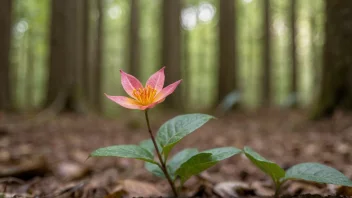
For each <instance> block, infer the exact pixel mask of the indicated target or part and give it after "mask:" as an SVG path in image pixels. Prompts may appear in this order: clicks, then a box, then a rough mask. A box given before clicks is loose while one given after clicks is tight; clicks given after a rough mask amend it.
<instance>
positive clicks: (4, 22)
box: [0, 0, 12, 110]
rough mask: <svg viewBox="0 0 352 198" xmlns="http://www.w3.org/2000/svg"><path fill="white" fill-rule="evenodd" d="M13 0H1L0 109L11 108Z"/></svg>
mask: <svg viewBox="0 0 352 198" xmlns="http://www.w3.org/2000/svg"><path fill="white" fill-rule="evenodd" d="M11 14H12V0H2V1H0V27H1V28H0V110H5V109H10V108H11V101H12V100H11V92H10V40H11V21H12V20H11V19H12V17H11Z"/></svg>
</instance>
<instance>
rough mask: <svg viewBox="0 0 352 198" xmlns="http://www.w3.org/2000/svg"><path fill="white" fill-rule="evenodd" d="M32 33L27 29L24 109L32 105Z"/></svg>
mask: <svg viewBox="0 0 352 198" xmlns="http://www.w3.org/2000/svg"><path fill="white" fill-rule="evenodd" d="M32 36H33V33H32V29H31V28H29V29H28V33H27V39H26V40H27V52H26V53H27V55H26V56H27V67H26V76H25V78H26V80H25V82H26V85H25V94H24V96H25V98H26V100H25V101H26V103H27V104H25V105H26V107H27V108H29V109H31V108H32V105H33V104H34V94H33V93H34V90H33V86H34V79H35V76H34V61H35V60H34V58H35V55H34V53H33V52H34V50H33V48H34V43H33V40H34V39H33V37H32Z"/></svg>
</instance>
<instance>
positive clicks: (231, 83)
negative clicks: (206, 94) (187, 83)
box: [218, 0, 237, 102]
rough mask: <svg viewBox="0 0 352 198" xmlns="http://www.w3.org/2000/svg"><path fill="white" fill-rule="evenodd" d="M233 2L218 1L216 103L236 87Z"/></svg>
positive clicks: (234, 3) (227, 0)
mask: <svg viewBox="0 0 352 198" xmlns="http://www.w3.org/2000/svg"><path fill="white" fill-rule="evenodd" d="M235 5H236V2H235V0H225V1H224V0H222V1H220V27H219V28H220V29H219V41H220V42H219V44H220V46H219V47H220V52H219V72H218V102H221V101H222V100H223V99H224V98H225V96H226V95H227V94H229V93H230V92H232V91H234V90H235V89H236V88H237V87H236V80H237V78H236V61H237V57H236V54H237V53H236V39H235V38H236V31H235V28H236V27H235V26H236V24H235V22H236V20H235Z"/></svg>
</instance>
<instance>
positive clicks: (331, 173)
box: [244, 147, 352, 195]
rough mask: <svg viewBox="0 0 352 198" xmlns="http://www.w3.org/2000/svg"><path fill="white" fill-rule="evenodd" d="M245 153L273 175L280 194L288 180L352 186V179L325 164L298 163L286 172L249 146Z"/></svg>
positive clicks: (277, 191) (253, 161) (263, 169)
mask: <svg viewBox="0 0 352 198" xmlns="http://www.w3.org/2000/svg"><path fill="white" fill-rule="evenodd" d="M244 153H245V155H246V156H247V157H248V158H249V159H250V160H251V162H252V163H253V164H254V165H256V166H257V167H258V168H259V169H261V170H262V171H263V172H265V173H266V174H268V175H270V176H271V178H272V179H273V181H274V183H275V185H276V195H278V193H279V191H280V187H281V185H282V184H283V183H284V182H285V181H287V180H306V181H311V182H317V183H326V184H336V185H341V186H352V181H351V180H349V179H348V178H347V177H346V176H345V175H343V174H342V173H341V172H340V171H338V170H336V169H334V168H331V167H328V166H325V165H323V164H319V163H302V164H297V165H295V166H292V167H291V168H290V169H288V170H287V172H285V171H284V170H283V169H282V168H281V167H280V166H279V165H277V164H276V163H274V162H271V161H269V160H267V159H265V158H263V157H262V156H260V155H259V154H258V153H256V152H255V151H253V150H252V149H251V148H249V147H245V148H244Z"/></svg>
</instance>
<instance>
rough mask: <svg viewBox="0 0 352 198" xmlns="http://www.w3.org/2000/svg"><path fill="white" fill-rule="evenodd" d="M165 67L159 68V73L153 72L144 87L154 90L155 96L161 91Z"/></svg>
mask: <svg viewBox="0 0 352 198" xmlns="http://www.w3.org/2000/svg"><path fill="white" fill-rule="evenodd" d="M164 69H165V67H163V68H161V69H160V70H159V71H157V72H155V73H154V74H153V75H151V76H150V77H149V79H148V81H147V83H146V87H147V86H148V85H149V86H151V87H152V88H153V89H155V90H156V91H157V92H156V93H157V94H158V93H159V92H160V91H161V90H162V89H163V87H164V81H165V74H164Z"/></svg>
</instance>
